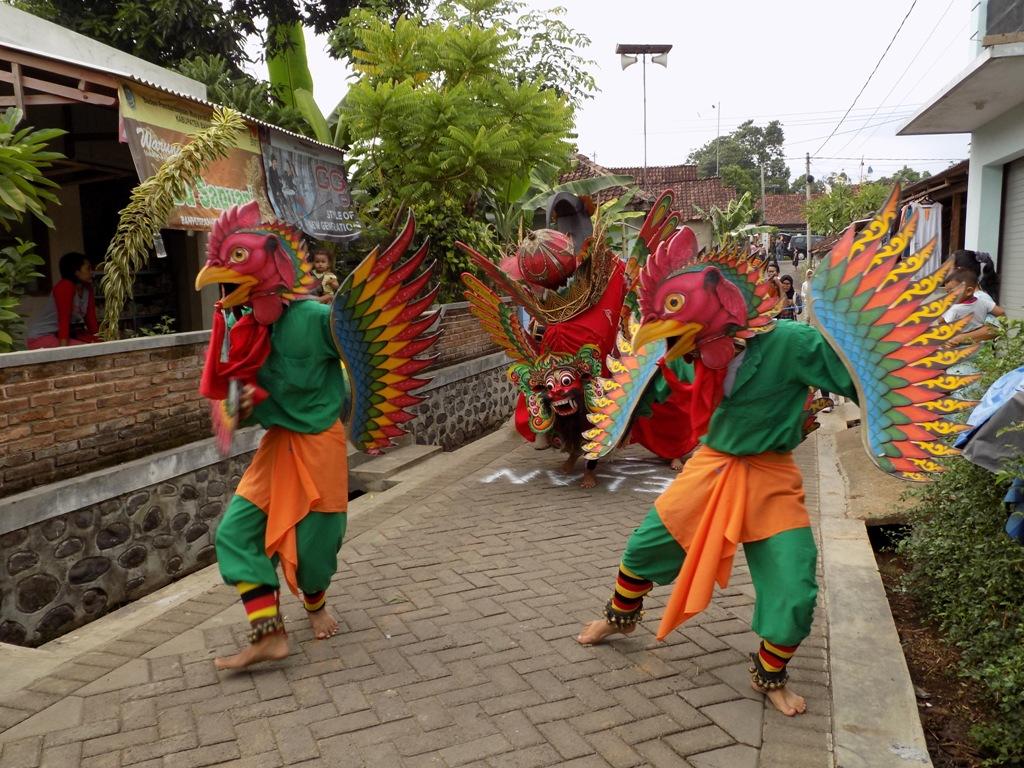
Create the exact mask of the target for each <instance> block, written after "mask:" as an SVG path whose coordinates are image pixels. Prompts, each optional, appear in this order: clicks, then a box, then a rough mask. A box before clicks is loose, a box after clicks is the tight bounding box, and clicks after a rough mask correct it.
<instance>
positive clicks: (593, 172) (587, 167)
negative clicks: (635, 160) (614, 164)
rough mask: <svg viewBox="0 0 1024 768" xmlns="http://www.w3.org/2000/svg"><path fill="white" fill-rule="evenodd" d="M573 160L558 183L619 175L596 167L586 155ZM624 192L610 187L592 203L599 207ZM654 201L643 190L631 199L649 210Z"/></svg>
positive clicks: (577, 155) (621, 189)
mask: <svg viewBox="0 0 1024 768" xmlns="http://www.w3.org/2000/svg"><path fill="white" fill-rule="evenodd" d="M573 159H574V164H573V166H572V168H570V169H569V170H568V171H566V172H565V173H563V174H562V175H561V176H559V177H558V182H559V183H560V184H564V183H565V182H567V181H579V180H580V179H593V178H596V177H598V176H609V175H617V174H618V173H619V172H618V171H613V170H611V169H609V168H605V167H604V166H603V165H598V164H597V163H595V162H594V161H593V160H591V159H590V158H589V157H587V156H586V155H582V154H579V153H577V154H576V156H575V158H573ZM625 191H626V190H625V188H624V187H611V188H609V189H605V190H603V191H601V192H598V193H597V194H596V195H595V196H594V202H596V203H597V204H598V205H601V204H602V203H605V202H607V201H608V200H611V199H613V198H616V197H620V196H622V194H624V193H625ZM655 199H656V198H655V197H653V196H651V195H648V194H645V193H644V192H643V190H640V191H639V192H638V194H637V195H636V197H634V198H633V202H634V203H639V207H641V208H649V207H650V206H651V205H652V204H653V203H654V201H655Z"/></svg>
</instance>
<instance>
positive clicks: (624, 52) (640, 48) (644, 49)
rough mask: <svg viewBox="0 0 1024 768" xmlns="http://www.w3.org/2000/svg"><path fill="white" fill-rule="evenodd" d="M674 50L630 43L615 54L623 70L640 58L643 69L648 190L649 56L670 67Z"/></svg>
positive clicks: (619, 48) (667, 46) (616, 48)
mask: <svg viewBox="0 0 1024 768" xmlns="http://www.w3.org/2000/svg"><path fill="white" fill-rule="evenodd" d="M671 50H672V46H671V45H635V44H630V43H619V44H618V45H616V46H615V52H616V53H617V54H619V56H620V57H621V59H620V60H621V63H622V68H623V69H626V67H631V66H633V65H634V64H636V60H637V59H638V58H639V59H640V61H641V65H642V67H643V77H642V80H643V97H644V102H643V106H644V173H643V183H642V185H641V186H642V187H643V188H644V189H646V188H647V55H648V54H651V61H653V62H654V63H655V64H661V66H663V67H668V52H669V51H671Z"/></svg>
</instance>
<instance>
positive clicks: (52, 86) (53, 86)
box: [0, 63, 117, 107]
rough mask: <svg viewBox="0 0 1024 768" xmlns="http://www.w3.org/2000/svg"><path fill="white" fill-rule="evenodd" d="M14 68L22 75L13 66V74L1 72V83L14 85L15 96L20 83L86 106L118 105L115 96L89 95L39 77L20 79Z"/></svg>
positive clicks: (19, 68)
mask: <svg viewBox="0 0 1024 768" xmlns="http://www.w3.org/2000/svg"><path fill="white" fill-rule="evenodd" d="M13 67H17V68H18V72H19V74H20V71H21V67H20V65H18V64H17V63H15V64H12V71H11V72H4V71H3V70H0V82H5V83H12V82H13V83H14V95H15V96H17V95H18V83H19V82H20V83H21V85H22V86H23V87H24V88H28V89H30V90H33V91H42V92H43V93H51V94H53V95H54V96H63V97H64V98H66V99H71V100H72V101H81V102H84V103H86V104H96V105H97V106H101V107H112V106H114V105H115V104H117V99H115V98H114V97H113V96H104V95H103V94H100V93H89V92H87V91H81V90H78V89H77V88H70V87H69V86H66V85H60V84H59V83H51V82H50V81H49V80H40V79H39V78H38V77H19V76H18V75H15V74H14V69H13Z"/></svg>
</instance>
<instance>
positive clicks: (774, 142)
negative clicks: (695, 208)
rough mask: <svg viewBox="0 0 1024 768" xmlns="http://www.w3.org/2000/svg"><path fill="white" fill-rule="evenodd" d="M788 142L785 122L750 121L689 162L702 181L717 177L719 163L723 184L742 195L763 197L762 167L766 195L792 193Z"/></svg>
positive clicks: (688, 159)
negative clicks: (787, 152)
mask: <svg viewBox="0 0 1024 768" xmlns="http://www.w3.org/2000/svg"><path fill="white" fill-rule="evenodd" d="M784 141H785V135H784V133H783V130H782V123H780V122H779V121H778V120H772V121H771V122H770V123H768V125H766V126H763V127H762V126H759V125H754V121H753V120H747V121H746V122H743V123H740V125H739V126H737V128H736V130H734V131H732V132H731V133H727V134H726V135H724V136H720V137H718V138H717V139H712V140H711V141H709V142H708V143H707V144H705V145H704V146H702V147H700V148H699V149H696V150H694V151H693V152H691V153H690V156H689V157H688V158H687V160H686V161H687V162H688V163H692V164H695V165H696V166H697V168H698V172H699V173H700V175H701V177H702V178H703V177H707V176H714V175H715V168H716V163H717V164H718V166H719V175H720V176H721V177H722V181H723V182H724V183H725V184H727V185H728V186H731V187H735V189H736V191H737V192H739V193H740V194H741V195H742V194H743V193H744V192H749V193H750V194H751V195H752V196H754V197H759V196H760V194H761V168H764V186H765V191H766V192H768V193H769V194H773V193H783V192H788V191H789V166H787V165H786V159H785V152H784V151H783V148H782V145H783V142H784Z"/></svg>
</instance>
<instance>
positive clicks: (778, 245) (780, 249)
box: [775, 235, 786, 263]
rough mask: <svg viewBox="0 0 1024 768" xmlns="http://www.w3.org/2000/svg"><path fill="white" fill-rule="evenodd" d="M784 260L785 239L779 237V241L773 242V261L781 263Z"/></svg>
mask: <svg viewBox="0 0 1024 768" xmlns="http://www.w3.org/2000/svg"><path fill="white" fill-rule="evenodd" d="M784 258H786V239H785V238H784V237H783V236H782V235H779V239H778V240H776V241H775V260H776V261H777V262H780V263H781V262H782V260H783V259H784Z"/></svg>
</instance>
